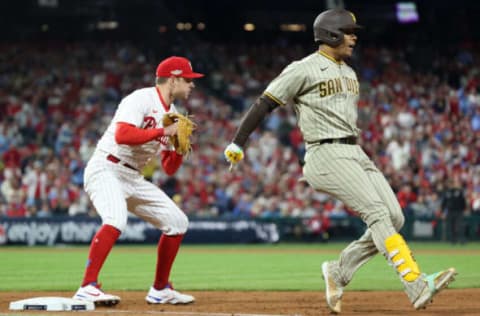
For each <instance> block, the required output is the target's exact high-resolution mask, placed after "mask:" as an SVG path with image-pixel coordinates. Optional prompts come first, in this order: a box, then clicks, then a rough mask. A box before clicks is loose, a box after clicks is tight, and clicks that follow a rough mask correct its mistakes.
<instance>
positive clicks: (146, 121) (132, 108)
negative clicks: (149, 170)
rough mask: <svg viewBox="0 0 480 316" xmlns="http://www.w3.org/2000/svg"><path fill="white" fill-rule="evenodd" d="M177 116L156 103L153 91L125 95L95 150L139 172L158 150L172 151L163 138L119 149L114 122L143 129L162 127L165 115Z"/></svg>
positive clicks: (152, 88) (167, 141) (164, 137)
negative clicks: (109, 155)
mask: <svg viewBox="0 0 480 316" xmlns="http://www.w3.org/2000/svg"><path fill="white" fill-rule="evenodd" d="M172 112H177V110H176V109H175V106H174V105H173V104H171V105H170V109H169V110H168V111H167V109H166V108H165V106H164V105H163V104H162V101H161V100H160V96H159V93H158V92H157V89H156V87H148V88H143V89H138V90H135V91H133V92H132V93H130V94H129V95H127V96H126V97H125V98H124V99H123V100H122V101H121V102H120V104H119V105H118V108H117V111H116V112H115V115H114V116H113V119H112V121H111V122H110V125H109V126H108V128H107V130H106V131H105V133H104V134H103V136H102V137H101V138H100V140H99V141H98V144H97V149H98V150H101V151H104V152H107V153H110V154H112V155H114V156H115V157H117V158H119V159H120V160H122V161H124V162H127V163H128V164H130V165H132V166H133V167H135V168H136V169H137V170H141V169H142V168H143V167H144V166H145V165H146V164H147V163H148V161H149V160H150V159H152V158H153V157H155V156H156V155H158V153H159V151H160V150H166V149H168V150H173V149H174V148H173V146H172V145H170V142H169V140H168V137H167V136H163V137H160V139H156V140H152V141H150V142H147V143H145V144H142V145H136V146H130V145H120V144H117V142H116V141H115V129H116V125H117V122H125V123H129V124H132V125H135V126H137V127H140V128H143V129H149V128H161V127H163V124H162V118H163V115H164V114H165V113H172Z"/></svg>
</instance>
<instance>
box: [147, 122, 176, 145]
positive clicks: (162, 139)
mask: <svg viewBox="0 0 480 316" xmlns="http://www.w3.org/2000/svg"><path fill="white" fill-rule="evenodd" d="M143 123H144V125H143V129H151V128H156V127H157V121H156V120H155V118H154V117H152V116H145V117H144V118H143ZM155 140H156V141H157V142H159V143H160V144H162V145H164V146H168V145H169V144H170V138H169V137H168V136H159V137H157V138H155Z"/></svg>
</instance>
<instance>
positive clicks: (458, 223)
mask: <svg viewBox="0 0 480 316" xmlns="http://www.w3.org/2000/svg"><path fill="white" fill-rule="evenodd" d="M442 209H443V214H444V216H445V218H446V225H447V230H448V235H449V237H450V238H449V240H450V242H452V243H453V244H455V243H458V242H460V243H462V244H463V243H465V226H464V222H463V221H464V214H465V212H466V211H467V201H466V199H465V195H464V190H463V187H462V182H461V180H460V178H459V177H458V176H455V177H454V178H453V179H452V180H450V181H449V183H448V187H447V188H446V190H445V191H444V192H443V195H442Z"/></svg>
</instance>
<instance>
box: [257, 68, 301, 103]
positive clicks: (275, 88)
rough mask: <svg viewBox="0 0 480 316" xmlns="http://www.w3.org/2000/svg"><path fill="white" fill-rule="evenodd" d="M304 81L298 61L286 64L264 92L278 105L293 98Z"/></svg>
mask: <svg viewBox="0 0 480 316" xmlns="http://www.w3.org/2000/svg"><path fill="white" fill-rule="evenodd" d="M304 82H305V74H303V73H302V70H301V67H300V63H299V62H293V63H291V64H290V65H288V66H287V67H286V68H285V69H284V70H283V71H282V72H281V73H280V75H278V76H277V77H276V78H275V79H273V81H272V82H271V83H270V84H269V85H268V87H267V89H265V92H264V94H265V95H266V96H267V97H269V98H271V99H272V100H273V101H275V102H277V103H278V104H280V105H284V104H286V103H287V102H288V101H289V100H291V99H293V98H294V97H295V96H296V95H297V94H298V92H299V91H300V90H301V88H302V86H303V85H304Z"/></svg>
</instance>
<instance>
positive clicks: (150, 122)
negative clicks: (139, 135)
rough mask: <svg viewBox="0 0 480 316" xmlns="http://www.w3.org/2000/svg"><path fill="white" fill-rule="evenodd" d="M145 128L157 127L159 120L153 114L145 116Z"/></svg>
mask: <svg viewBox="0 0 480 316" xmlns="http://www.w3.org/2000/svg"><path fill="white" fill-rule="evenodd" d="M143 123H144V124H143V129H150V128H155V127H157V121H156V120H155V118H154V117H153V116H145V117H144V118H143Z"/></svg>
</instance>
